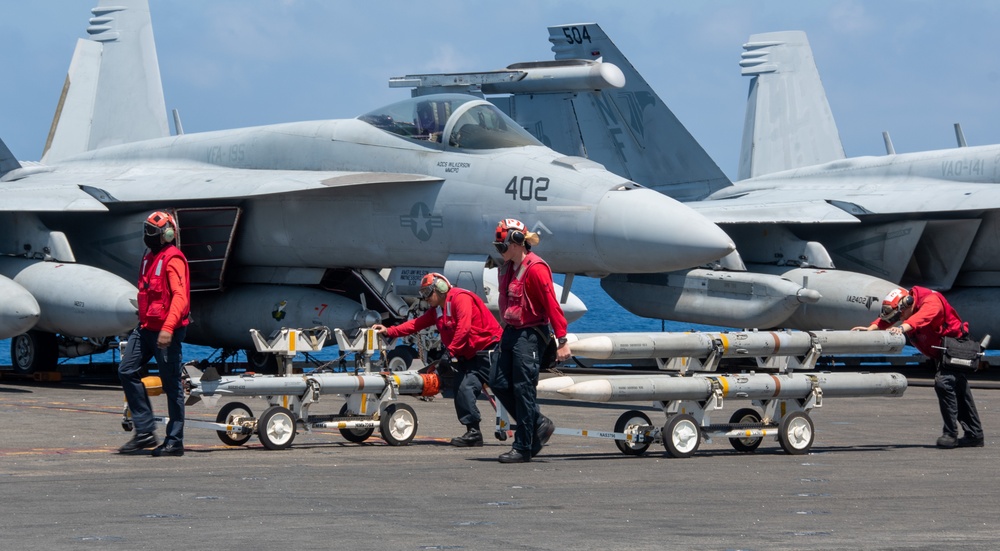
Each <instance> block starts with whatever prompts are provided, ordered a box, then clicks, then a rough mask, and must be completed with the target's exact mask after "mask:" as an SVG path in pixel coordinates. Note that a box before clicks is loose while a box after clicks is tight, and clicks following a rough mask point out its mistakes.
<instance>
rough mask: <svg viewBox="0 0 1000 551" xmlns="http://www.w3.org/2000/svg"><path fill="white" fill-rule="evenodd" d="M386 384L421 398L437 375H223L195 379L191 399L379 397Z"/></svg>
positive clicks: (432, 387)
mask: <svg viewBox="0 0 1000 551" xmlns="http://www.w3.org/2000/svg"><path fill="white" fill-rule="evenodd" d="M387 385H394V386H395V388H396V389H398V391H399V394H408V395H415V396H422V395H425V394H426V393H428V392H429V393H430V396H433V395H434V394H437V392H438V390H439V389H440V383H439V382H438V376H437V374H436V373H419V372H417V371H396V372H393V373H364V374H360V375H350V374H346V373H309V374H306V375H292V376H274V375H259V374H252V375H240V376H225V377H220V378H219V379H216V380H213V381H207V380H202V379H195V380H192V382H191V396H195V397H202V396H214V395H225V396H293V395H294V396H302V395H304V394H305V393H306V392H307V391H310V390H312V391H315V392H318V393H319V394H353V393H356V392H364V393H368V394H379V393H381V392H382V391H384V390H385V388H386V386H387Z"/></svg>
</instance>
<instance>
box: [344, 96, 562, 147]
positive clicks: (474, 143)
mask: <svg viewBox="0 0 1000 551" xmlns="http://www.w3.org/2000/svg"><path fill="white" fill-rule="evenodd" d="M358 119H359V120H362V121H364V122H366V123H368V124H370V125H372V126H374V127H376V128H378V129H380V130H384V131H386V132H390V133H392V134H396V135H398V136H402V137H404V138H407V139H410V140H416V141H419V142H423V143H426V144H441V143H442V138H443V137H444V136H447V137H448V139H447V146H448V147H454V148H460V149H500V148H506V147H523V146H528V145H542V144H541V143H540V142H539V141H538V140H536V139H535V137H534V136H532V135H531V134H529V133H528V131H527V130H525V129H523V128H521V126H520V125H518V124H517V123H516V122H514V121H513V119H511V118H510V117H508V116H507V115H505V114H504V113H503V111H500V109H498V108H497V107H496V106H495V105H493V104H492V103H490V102H488V101H485V100H483V99H480V98H477V97H475V96H467V95H464V94H438V95H430V96H418V97H415V98H410V99H407V100H403V101H400V102H398V103H394V104H392V105H389V106H386V107H383V108H381V109H376V110H374V111H371V112H368V113H365V114H364V115H361V116H360V117H358Z"/></svg>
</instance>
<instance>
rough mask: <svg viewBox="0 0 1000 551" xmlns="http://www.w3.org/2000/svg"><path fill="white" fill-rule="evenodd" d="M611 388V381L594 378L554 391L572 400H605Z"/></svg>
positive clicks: (609, 394) (609, 396)
mask: <svg viewBox="0 0 1000 551" xmlns="http://www.w3.org/2000/svg"><path fill="white" fill-rule="evenodd" d="M611 390H612V389H611V381H609V380H607V379H595V380H593V381H583V382H581V383H576V384H575V385H572V386H568V387H566V388H561V389H559V390H557V391H556V392H558V393H559V394H562V395H564V396H566V397H567V398H572V399H574V400H585V401H591V402H607V401H608V400H609V399H610V398H611Z"/></svg>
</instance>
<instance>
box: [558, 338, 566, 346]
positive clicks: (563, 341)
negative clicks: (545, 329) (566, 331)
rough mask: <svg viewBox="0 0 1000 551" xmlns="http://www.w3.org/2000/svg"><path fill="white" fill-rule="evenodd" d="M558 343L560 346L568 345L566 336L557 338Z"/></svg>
mask: <svg viewBox="0 0 1000 551" xmlns="http://www.w3.org/2000/svg"><path fill="white" fill-rule="evenodd" d="M556 343H557V344H559V348H562V347H563V346H566V337H559V338H558V339H556Z"/></svg>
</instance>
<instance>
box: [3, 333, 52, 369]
mask: <svg viewBox="0 0 1000 551" xmlns="http://www.w3.org/2000/svg"><path fill="white" fill-rule="evenodd" d="M58 361H59V345H58V343H57V342H56V336H55V334H53V333H46V332H44V331H36V330H34V329H32V330H31V331H28V332H27V333H22V334H20V335H16V336H15V337H14V338H13V339H11V341H10V364H11V366H12V367H13V368H14V373H16V374H18V375H31V374H32V373H38V372H42V371H55V370H56V364H57V363H58Z"/></svg>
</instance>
